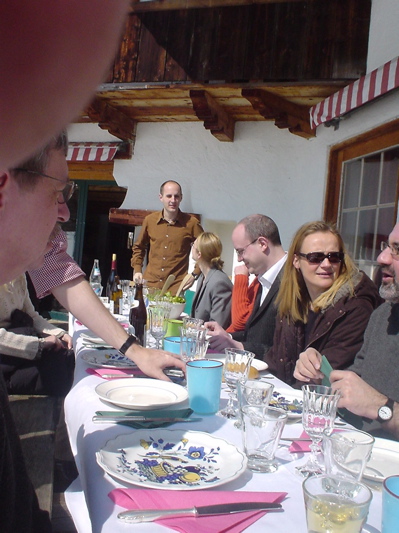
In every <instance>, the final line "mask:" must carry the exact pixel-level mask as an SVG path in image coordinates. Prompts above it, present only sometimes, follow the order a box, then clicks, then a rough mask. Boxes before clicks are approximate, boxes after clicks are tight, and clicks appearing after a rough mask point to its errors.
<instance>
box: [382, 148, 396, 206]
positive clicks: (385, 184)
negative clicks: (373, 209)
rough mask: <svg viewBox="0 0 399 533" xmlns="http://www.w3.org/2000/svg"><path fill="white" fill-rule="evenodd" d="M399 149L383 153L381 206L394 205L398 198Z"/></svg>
mask: <svg viewBox="0 0 399 533" xmlns="http://www.w3.org/2000/svg"><path fill="white" fill-rule="evenodd" d="M398 167H399V148H393V149H392V150H387V151H386V152H384V153H383V167H382V184H381V198H380V203H381V204H389V203H393V202H394V201H395V198H396V182H397V179H398Z"/></svg>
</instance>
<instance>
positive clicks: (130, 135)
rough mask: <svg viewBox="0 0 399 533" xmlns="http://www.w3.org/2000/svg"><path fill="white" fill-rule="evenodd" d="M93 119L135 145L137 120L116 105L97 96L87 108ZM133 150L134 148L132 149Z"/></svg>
mask: <svg viewBox="0 0 399 533" xmlns="http://www.w3.org/2000/svg"><path fill="white" fill-rule="evenodd" d="M86 111H87V114H88V116H89V117H90V119H91V120H93V121H95V122H98V125H99V126H100V128H101V129H103V130H107V131H108V132H109V133H111V135H115V137H118V138H119V139H122V140H123V141H129V142H130V143H131V144H132V148H133V146H134V142H135V140H136V126H137V122H136V121H135V120H133V119H131V118H130V117H128V116H127V115H126V114H125V113H123V112H122V111H120V110H119V109H117V108H116V107H113V106H111V105H110V104H107V103H106V102H104V101H101V100H100V99H98V98H96V99H95V100H94V101H93V102H92V103H91V104H90V106H89V107H88V108H87V110H86ZM132 151H133V150H132Z"/></svg>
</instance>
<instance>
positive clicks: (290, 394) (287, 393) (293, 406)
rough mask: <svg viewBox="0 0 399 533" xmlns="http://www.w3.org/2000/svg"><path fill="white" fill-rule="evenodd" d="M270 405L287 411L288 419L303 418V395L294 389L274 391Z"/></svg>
mask: <svg viewBox="0 0 399 533" xmlns="http://www.w3.org/2000/svg"><path fill="white" fill-rule="evenodd" d="M270 405H271V406H272V407H280V408H281V409H284V411H287V414H288V418H301V416H302V406H303V397H302V393H301V392H299V391H295V390H293V389H292V390H291V389H285V390H280V391H274V392H273V396H272V399H271V400H270Z"/></svg>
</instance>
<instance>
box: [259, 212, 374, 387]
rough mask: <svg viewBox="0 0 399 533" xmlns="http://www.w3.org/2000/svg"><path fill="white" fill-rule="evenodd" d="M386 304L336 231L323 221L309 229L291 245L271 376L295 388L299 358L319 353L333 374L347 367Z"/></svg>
mask: <svg viewBox="0 0 399 533" xmlns="http://www.w3.org/2000/svg"><path fill="white" fill-rule="evenodd" d="M381 302H382V300H381V298H380V296H379V294H378V289H377V287H376V285H375V284H374V283H373V282H372V281H371V280H370V278H369V277H368V276H367V275H366V274H365V273H364V272H361V271H359V270H358V268H357V267H356V266H355V264H354V263H353V261H352V259H351V258H350V257H349V255H348V253H347V252H346V250H345V245H344V242H343V240H342V237H341V235H340V234H339V233H338V231H337V230H336V228H335V227H334V226H333V225H331V224H328V223H326V222H322V221H317V222H309V223H307V224H304V225H303V226H302V227H301V228H299V230H298V231H297V232H296V234H295V236H294V238H293V240H292V243H291V246H290V249H289V251H288V255H287V262H286V266H285V268H284V273H283V277H282V280H281V285H280V290H279V293H278V295H277V300H276V303H277V306H278V313H277V321H276V330H275V334H274V340H273V347H272V348H271V349H270V350H269V351H268V353H267V354H266V356H265V361H266V362H267V363H268V364H269V369H270V371H271V372H273V373H274V374H276V376H277V377H279V378H280V379H282V380H283V381H285V382H286V383H289V384H293V383H294V382H295V378H294V375H293V374H294V370H295V365H296V362H297V360H298V359H299V357H308V356H309V354H310V353H311V352H312V353H313V355H312V356H314V352H316V351H317V352H318V353H320V354H323V355H325V356H326V358H327V360H328V361H329V363H330V365H331V366H332V367H333V368H336V369H344V368H346V367H348V366H349V365H350V364H351V363H352V362H353V360H354V358H355V355H356V353H357V352H358V351H359V349H360V347H361V346H362V343H363V334H364V331H365V329H366V326H367V323H368V320H369V317H370V315H371V313H372V311H373V310H374V309H375V308H376V307H378V305H379V304H380V303H381ZM296 377H297V378H298V377H301V376H300V375H298V373H296ZM304 381H305V378H304Z"/></svg>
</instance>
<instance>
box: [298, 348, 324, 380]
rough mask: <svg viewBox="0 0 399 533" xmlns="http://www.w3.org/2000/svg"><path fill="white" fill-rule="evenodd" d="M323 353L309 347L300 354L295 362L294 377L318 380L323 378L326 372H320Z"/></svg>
mask: <svg viewBox="0 0 399 533" xmlns="http://www.w3.org/2000/svg"><path fill="white" fill-rule="evenodd" d="M320 367H321V354H320V353H319V352H318V351H317V350H315V349H314V348H308V349H307V350H305V351H304V352H301V353H300V354H299V358H298V360H297V362H296V364H295V370H294V378H296V379H297V380H299V381H305V382H309V381H316V380H317V379H323V377H324V374H322V372H320Z"/></svg>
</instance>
